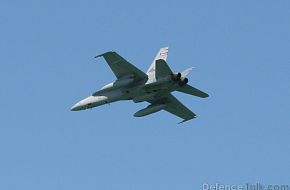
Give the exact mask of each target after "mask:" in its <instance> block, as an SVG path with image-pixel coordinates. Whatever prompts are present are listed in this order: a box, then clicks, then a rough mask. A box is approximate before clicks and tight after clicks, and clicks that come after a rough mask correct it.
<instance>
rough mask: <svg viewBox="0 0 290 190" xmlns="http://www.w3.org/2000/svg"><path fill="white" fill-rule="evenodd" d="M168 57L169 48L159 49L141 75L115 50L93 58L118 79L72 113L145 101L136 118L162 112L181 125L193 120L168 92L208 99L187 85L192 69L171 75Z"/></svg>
mask: <svg viewBox="0 0 290 190" xmlns="http://www.w3.org/2000/svg"><path fill="white" fill-rule="evenodd" d="M167 55H168V47H164V48H161V49H160V50H159V52H158V53H157V55H156V57H155V59H154V60H153V62H152V64H151V66H150V67H149V69H148V71H147V73H144V72H142V71H141V70H139V69H138V68H136V67H135V66H133V65H132V64H130V63H129V62H128V61H126V60H125V59H124V58H123V57H121V56H120V55H119V54H117V53H116V52H114V51H109V52H106V53H103V54H101V55H98V56H96V58H97V57H104V58H105V60H106V62H107V63H108V65H109V66H110V68H111V69H112V71H113V72H114V74H115V75H116V77H117V80H115V81H114V82H112V83H109V84H107V85H105V86H104V87H102V88H101V89H100V90H99V91H97V92H95V93H93V94H92V95H91V96H89V97H87V98H85V99H83V100H81V101H80V102H78V103H76V104H75V105H74V106H73V107H72V108H71V111H79V110H85V109H90V108H93V107H97V106H101V105H104V104H108V103H111V102H116V101H120V100H133V101H134V102H135V103H139V102H144V101H146V102H149V103H150V105H149V106H147V107H146V108H144V109H141V110H139V111H137V112H136V113H135V114H134V116H135V117H143V116H146V115H149V114H152V113H155V112H158V111H160V110H165V111H167V112H170V113H172V114H174V115H176V116H178V117H180V118H182V119H183V120H182V121H181V122H180V123H182V122H185V121H188V120H190V119H193V118H195V117H196V115H195V114H194V113H193V112H192V111H190V110H189V109H188V108H187V107H185V106H184V105H183V104H182V103H181V102H179V101H178V100H177V99H176V98H175V97H174V96H173V95H172V94H171V92H173V91H179V92H183V93H186V94H190V95H193V96H198V97H201V98H206V97H208V94H207V93H205V92H202V91H200V90H198V89H196V88H194V87H192V86H190V85H188V84H187V83H188V79H187V78H186V76H187V75H188V74H189V73H190V72H191V70H192V68H188V69H186V70H184V71H183V72H181V73H180V72H173V71H172V70H171V69H170V68H169V66H168V65H167V63H166V59H167Z"/></svg>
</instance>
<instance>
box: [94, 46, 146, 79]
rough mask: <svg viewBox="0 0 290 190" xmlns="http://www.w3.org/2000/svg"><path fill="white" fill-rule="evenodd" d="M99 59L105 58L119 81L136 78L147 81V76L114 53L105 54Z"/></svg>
mask: <svg viewBox="0 0 290 190" xmlns="http://www.w3.org/2000/svg"><path fill="white" fill-rule="evenodd" d="M97 57H104V58H105V60H106V62H107V63H108V65H109V66H110V68H111V69H112V71H113V73H114V74H115V75H116V77H117V79H119V78H122V77H126V76H132V75H133V76H134V77H135V78H136V79H138V80H143V79H147V75H146V74H145V73H144V72H142V71H141V70H139V69H138V68H137V67H135V66H134V65H132V64H130V63H129V62H128V61H126V60H125V59H124V58H123V57H121V56H120V55H119V54H117V53H116V52H114V51H109V52H106V53H103V54H101V55H98V56H96V58H97Z"/></svg>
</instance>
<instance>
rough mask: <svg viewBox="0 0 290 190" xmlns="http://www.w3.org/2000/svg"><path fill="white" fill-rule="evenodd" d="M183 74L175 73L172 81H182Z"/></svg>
mask: <svg viewBox="0 0 290 190" xmlns="http://www.w3.org/2000/svg"><path fill="white" fill-rule="evenodd" d="M180 78H181V73H173V74H172V80H173V81H180Z"/></svg>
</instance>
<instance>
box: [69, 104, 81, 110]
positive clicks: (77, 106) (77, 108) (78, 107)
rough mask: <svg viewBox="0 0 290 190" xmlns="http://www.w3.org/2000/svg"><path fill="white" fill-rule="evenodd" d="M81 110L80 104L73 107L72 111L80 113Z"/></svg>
mask: <svg viewBox="0 0 290 190" xmlns="http://www.w3.org/2000/svg"><path fill="white" fill-rule="evenodd" d="M79 110H81V108H80V106H79V103H77V104H75V105H73V107H71V109H70V111H79Z"/></svg>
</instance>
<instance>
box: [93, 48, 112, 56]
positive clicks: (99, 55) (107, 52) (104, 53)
mask: <svg viewBox="0 0 290 190" xmlns="http://www.w3.org/2000/svg"><path fill="white" fill-rule="evenodd" d="M107 53H114V51H113V50H111V51H108V52H106V53H102V54H100V55H96V56H95V58H98V57H103V56H104V55H106V54H107Z"/></svg>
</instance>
